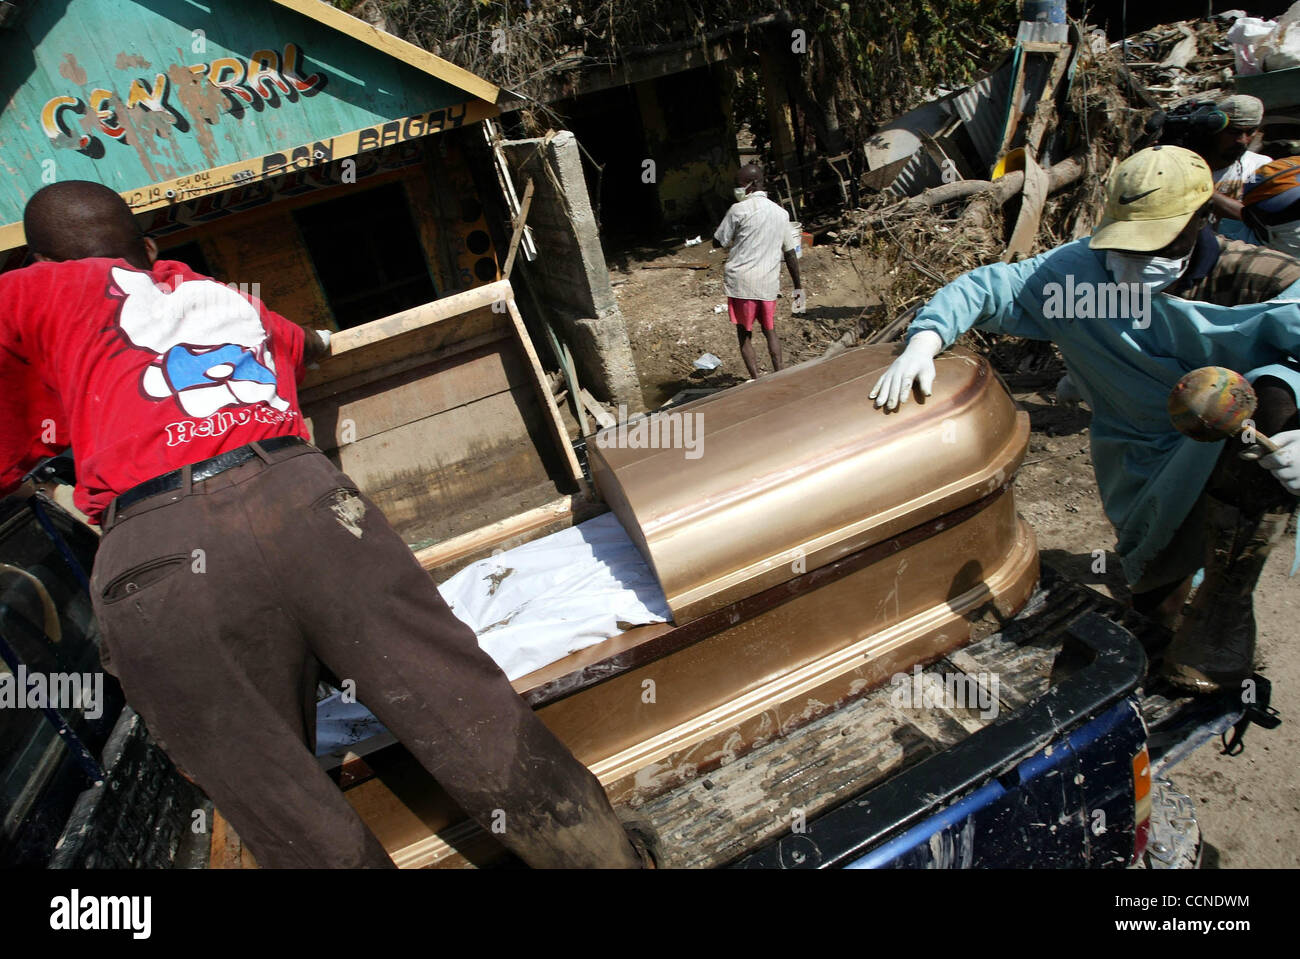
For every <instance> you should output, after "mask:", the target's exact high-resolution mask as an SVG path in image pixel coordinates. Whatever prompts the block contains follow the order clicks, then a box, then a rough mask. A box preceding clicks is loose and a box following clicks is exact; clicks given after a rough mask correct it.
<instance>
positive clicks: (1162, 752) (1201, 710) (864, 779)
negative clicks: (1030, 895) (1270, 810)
mask: <svg viewBox="0 0 1300 959" xmlns="http://www.w3.org/2000/svg"><path fill="white" fill-rule="evenodd" d="M1120 624H1124V625H1125V626H1127V627H1129V629H1132V630H1134V631H1136V633H1137V634H1138V637H1140V638H1142V639H1145V640H1146V641H1147V642H1148V643H1154V642H1155V641H1156V638H1155V636H1154V633H1153V631H1152V630H1151V628H1150V627H1149V626H1148V625H1147V624H1146V623H1145V621H1143V620H1141V619H1140V618H1139V617H1135V616H1133V615H1132V614H1131V613H1129V612H1128V611H1126V610H1125V609H1124V608H1123V607H1122V606H1121V605H1120V604H1118V603H1116V602H1114V601H1113V600H1110V599H1108V598H1107V597H1105V596H1103V595H1101V594H1100V593H1098V592H1096V591H1094V590H1092V589H1089V588H1087V587H1085V586H1082V585H1079V584H1077V583H1072V582H1069V581H1067V580H1065V579H1064V578H1063V577H1062V576H1061V575H1060V574H1058V573H1056V572H1055V571H1054V570H1052V569H1051V568H1050V567H1047V566H1044V568H1043V579H1042V583H1041V584H1040V587H1039V588H1038V589H1037V590H1036V591H1035V594H1034V596H1033V598H1032V599H1031V600H1030V602H1029V604H1028V605H1027V606H1026V607H1025V609H1024V610H1023V611H1022V612H1021V613H1020V614H1019V615H1018V616H1017V617H1016V618H1015V619H1014V620H1012V621H1010V622H1008V623H1006V624H1005V625H1004V626H1003V627H1002V628H1001V629H998V630H997V631H996V632H994V633H992V634H991V635H988V636H986V637H985V638H984V639H982V640H979V641H977V642H975V643H972V644H971V645H969V646H966V647H964V648H962V649H960V650H957V651H955V652H953V653H951V654H950V655H948V656H946V657H944V658H943V659H941V660H939V661H937V662H934V663H931V664H930V665H929V666H928V667H926V669H925V672H927V673H931V674H936V675H939V676H943V675H949V676H951V675H952V674H955V673H961V674H965V675H966V676H968V677H974V678H976V679H982V680H983V681H984V684H985V687H986V688H987V686H988V683H989V678H990V677H995V676H996V677H997V680H998V689H997V692H998V701H999V709H998V717H999V718H996V719H995V718H994V717H993V716H991V715H982V713H984V714H987V713H988V712H990V711H989V710H983V711H977V710H974V709H960V710H958V709H952V708H948V707H945V706H942V705H938V706H934V707H931V708H926V709H912V708H907V707H906V706H905V705H904V706H900V705H897V704H896V703H897V701H898V698H899V697H897V696H896V695H895V690H896V687H895V686H893V685H886V686H884V687H881V688H878V689H876V690H874V691H873V692H871V693H869V694H868V695H866V696H865V697H863V698H862V699H859V700H857V701H855V702H853V703H851V704H850V705H848V706H845V707H843V708H841V709H840V710H838V711H835V712H833V713H831V714H829V715H827V716H824V717H822V718H820V719H818V720H816V721H814V722H812V723H810V724H808V725H807V726H805V727H803V728H802V729H800V730H798V731H796V732H794V733H792V734H790V735H787V736H786V737H784V738H782V739H779V740H776V741H774V742H772V743H769V744H767V745H765V746H762V747H760V748H759V749H757V750H755V751H753V752H751V753H750V754H748V755H747V756H745V757H744V758H743V759H740V760H737V761H736V762H734V763H729V764H727V765H723V766H720V767H719V768H717V769H716V770H713V771H711V772H709V773H708V774H706V775H702V776H700V777H699V778H698V779H696V780H694V781H693V782H690V783H688V784H686V785H684V786H682V787H680V788H678V789H676V790H674V791H672V792H670V793H667V794H665V795H663V796H660V797H657V798H656V799H654V800H652V801H650V802H648V803H646V804H644V805H643V806H642V807H641V808H640V809H639V810H637V812H638V815H639V816H641V817H642V818H644V819H645V820H647V821H648V822H649V823H650V824H651V825H652V826H653V827H654V828H655V830H656V831H657V832H658V833H659V835H660V839H661V842H662V845H663V848H662V850H661V852H662V858H663V862H664V865H666V866H669V867H701V866H721V865H728V864H738V865H742V866H745V867H764V866H768V867H785V868H789V867H810V866H831V865H850V864H852V863H855V862H861V863H862V864H864V865H865V864H871V865H883V864H886V863H888V862H891V861H892V860H893V859H897V858H902V859H903V861H904V862H905V863H906V864H908V865H940V866H943V865H980V864H989V865H1002V866H1006V865H1017V864H1019V865H1044V866H1045V865H1117V866H1122V865H1126V864H1127V863H1128V862H1129V860H1130V859H1131V857H1132V846H1133V830H1134V825H1135V823H1134V802H1133V795H1134V781H1133V778H1132V777H1133V772H1134V770H1133V766H1132V760H1133V759H1134V757H1136V756H1138V755H1139V754H1140V753H1141V751H1142V749H1143V747H1144V745H1146V743H1147V742H1148V741H1149V742H1150V743H1151V744H1152V754H1151V762H1152V765H1153V766H1154V767H1155V768H1156V769H1157V770H1161V769H1163V768H1164V766H1163V763H1162V761H1163V760H1165V759H1166V758H1172V757H1173V756H1174V754H1178V755H1181V754H1184V753H1185V751H1186V750H1188V749H1190V748H1191V747H1194V746H1195V745H1197V744H1199V742H1202V741H1204V740H1205V739H1206V738H1208V737H1209V736H1211V735H1213V734H1214V733H1215V732H1219V731H1222V730H1224V729H1226V728H1228V727H1230V726H1231V725H1232V724H1233V723H1235V722H1236V721H1237V720H1238V719H1239V718H1240V706H1238V707H1237V709H1236V711H1235V712H1234V711H1232V710H1231V709H1230V708H1226V707H1225V704H1224V703H1222V702H1219V701H1212V702H1208V703H1207V702H1204V701H1196V700H1192V699H1190V698H1187V697H1184V698H1169V697H1167V696H1165V695H1163V694H1162V693H1161V692H1160V691H1158V690H1155V691H1152V692H1149V693H1144V692H1141V691H1140V690H1139V689H1138V685H1139V683H1141V682H1142V679H1143V673H1144V668H1145V655H1144V652H1143V650H1142V648H1141V646H1140V645H1139V643H1138V642H1137V638H1138V637H1135V636H1134V633H1133V632H1130V631H1129V629H1125V628H1122V627H1121V626H1120ZM1089 647H1091V649H1089ZM1139 709H1140V712H1139ZM1144 724H1145V727H1146V733H1147V735H1146V736H1144V735H1143V725H1144ZM1148 736H1149V740H1148ZM1189 739H1190V740H1192V741H1189ZM1066 740H1069V742H1068V744H1067V743H1066ZM1054 745H1055V748H1056V750H1057V756H1058V759H1059V758H1060V757H1062V755H1063V753H1062V752H1061V750H1064V752H1066V753H1071V754H1072V755H1069V756H1068V759H1067V761H1068V763H1069V765H1068V768H1066V767H1063V766H1061V764H1060V763H1059V762H1055V763H1054V762H1053V761H1052V760H1051V757H1052V754H1053V752H1054V749H1053V746H1054ZM1157 747H1159V752H1158V753H1157V752H1156V748H1157ZM1143 762H1145V760H1143ZM1036 764H1037V766H1038V767H1042V768H1035V765H1036ZM1090 764H1091V766H1090ZM1098 766H1099V767H1100V768H1096V767H1098ZM1017 769H1019V771H1020V774H1019V776H1017V775H1015V773H1016V771H1017ZM1057 777H1059V778H1057ZM1053 779H1056V781H1055V782H1053V781H1052V780H1053ZM1036 780H1041V781H1036ZM1031 781H1036V782H1031ZM990 789H991V790H992V791H993V792H994V793H996V794H997V795H994V796H990V795H987V792H988V791H989V790H990ZM982 791H983V792H985V793H986V795H984V796H983V797H981V796H980V795H979V794H980V793H981V792H982ZM972 796H973V797H975V799H974V800H973V806H972V799H971V797H972ZM1031 799H1032V800H1033V801H1029V800H1031ZM963 801H965V803H966V805H967V806H969V807H971V812H970V813H967V814H964V815H959V816H956V817H954V816H953V814H952V813H951V812H949V813H948V814H947V816H946V820H947V821H945V815H944V814H943V812H942V811H943V810H944V809H945V808H946V807H948V808H951V807H953V805H954V804H957V803H961V802H963ZM979 808H983V809H984V810H985V813H986V815H985V816H984V818H985V819H989V820H997V819H999V817H1001V820H1002V821H999V822H997V823H996V828H994V827H993V824H992V823H991V822H990V824H989V825H990V832H989V835H988V838H987V839H986V840H985V841H983V842H981V841H980V840H979V839H978V838H976V837H973V836H972V833H973V832H974V830H973V828H972V823H974V822H976V821H977V820H978V819H979V818H980V817H979V816H973V810H975V809H979ZM1098 809H1102V810H1106V811H1107V812H1108V813H1109V815H1108V818H1109V824H1108V825H1109V830H1108V832H1103V833H1101V834H1098V833H1096V832H1095V831H1094V825H1095V822H1096V819H1095V810H1098ZM1008 814H1010V816H1011V817H1012V818H1013V819H1014V818H1015V817H1016V816H1020V818H1022V819H1024V822H1022V823H1019V824H1017V823H1015V822H1012V821H1007V816H1008ZM972 816H973V818H972ZM1049 819H1050V821H1049ZM927 824H928V826H927ZM954 825H955V826H957V827H958V828H953V827H954ZM1027 828H1042V829H1044V830H1046V831H1047V833H1048V835H1049V836H1050V838H1048V837H1042V836H1040V837H1032V839H1031V837H1028V836H1025V835H1024V834H1023V830H1024V829H1027ZM963 829H964V830H966V833H967V835H966V836H965V842H964V843H963V840H962V838H961V834H962V830H963ZM1081 833H1086V835H1084V836H1081V835H1080V834H1081ZM905 834H910V839H911V840H912V841H911V842H910V843H907V842H904V843H903V844H901V845H899V843H898V839H899V837H901V836H904V835H905ZM954 835H955V836H956V837H957V839H956V840H955V841H954V838H953V837H954ZM972 838H974V842H972V841H971V840H972ZM891 839H892V840H894V842H895V846H896V848H895V849H893V850H892V851H891V854H890V855H889V856H887V857H885V858H884V859H882V858H881V857H880V856H877V857H876V860H877V861H871V859H870V857H868V858H867V859H866V860H865V861H864V859H863V857H864V854H865V853H866V852H867V851H869V850H871V849H873V848H874V849H880V848H882V847H883V846H885V845H887V844H888V843H889V842H890V840H891ZM915 846H920V847H922V849H923V850H927V851H928V855H923V856H922V857H920V860H918V859H917V857H916V856H915V855H914V854H913V855H912V856H911V857H910V861H909V857H907V856H905V853H906V852H907V851H908V850H909V849H912V848H913V847H915ZM972 847H973V848H972ZM922 860H923V861H922ZM1017 860H1020V861H1017Z"/></svg>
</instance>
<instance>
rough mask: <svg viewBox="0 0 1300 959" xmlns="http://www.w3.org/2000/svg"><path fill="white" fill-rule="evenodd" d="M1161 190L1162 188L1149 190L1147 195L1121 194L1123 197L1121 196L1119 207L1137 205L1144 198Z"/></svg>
mask: <svg viewBox="0 0 1300 959" xmlns="http://www.w3.org/2000/svg"><path fill="white" fill-rule="evenodd" d="M1159 189H1160V187H1153V188H1152V189H1150V190H1147V192H1146V193H1125V194H1121V195H1120V198H1119V205H1120V206H1128V205H1129V204H1130V203H1136V202H1137V201H1138V200H1140V199H1142V198H1143V197H1144V196H1150V195H1151V194H1152V193H1155V192H1156V190H1159Z"/></svg>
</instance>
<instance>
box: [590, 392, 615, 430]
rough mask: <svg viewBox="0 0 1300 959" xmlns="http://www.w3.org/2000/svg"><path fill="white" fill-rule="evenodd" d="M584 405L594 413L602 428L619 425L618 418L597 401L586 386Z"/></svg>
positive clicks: (593, 415)
mask: <svg viewBox="0 0 1300 959" xmlns="http://www.w3.org/2000/svg"><path fill="white" fill-rule="evenodd" d="M582 405H583V406H585V407H586V408H587V412H589V413H590V414H591V415H592V417H593V418H594V419H595V420H596V423H597V425H599V426H600V428H601V429H602V430H604V429H608V428H609V427H611V426H617V425H618V420H616V419H614V417H612V416H610V415H609V413H607V412H606V411H605V408H604V407H603V406H601V405H600V404H599V403H598V402H596V397H594V396H592V395H591V393H590V392H588V391H587V388H586V387H585V386H584V387H583V388H582Z"/></svg>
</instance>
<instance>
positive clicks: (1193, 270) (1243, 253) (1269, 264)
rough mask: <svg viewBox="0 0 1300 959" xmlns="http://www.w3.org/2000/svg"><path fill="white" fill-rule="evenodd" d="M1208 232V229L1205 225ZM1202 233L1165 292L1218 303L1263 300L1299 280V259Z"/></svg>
mask: <svg viewBox="0 0 1300 959" xmlns="http://www.w3.org/2000/svg"><path fill="white" fill-rule="evenodd" d="M1206 231H1207V232H1208V231H1209V228H1208V227H1207V228H1206ZM1207 232H1202V234H1201V236H1200V237H1199V238H1198V239H1197V243H1196V249H1195V251H1194V252H1193V253H1192V262H1191V265H1190V266H1189V267H1188V270H1187V272H1186V273H1185V274H1184V275H1183V276H1182V277H1181V278H1180V279H1179V281H1178V282H1177V283H1175V284H1174V285H1173V286H1171V287H1170V288H1169V289H1168V290H1167V291H1166V292H1168V293H1172V294H1173V295H1174V296H1178V297H1181V298H1182V299H1184V300H1199V301H1200V302H1202V303H1214V304H1215V305H1217V306H1238V305H1240V304H1243V303H1266V302H1268V301H1269V300H1271V299H1273V298H1274V297H1276V296H1279V295H1280V294H1281V293H1282V291H1283V290H1285V289H1286V288H1287V287H1289V286H1291V285H1292V284H1294V283H1295V282H1297V281H1300V260H1297V259H1296V258H1295V257H1293V256H1288V255H1287V254H1285V253H1282V252H1280V251H1278V250H1271V249H1269V248H1268V247H1264V246H1253V245H1251V244H1249V243H1242V242H1241V241H1240V240H1229V239H1227V238H1226V237H1222V236H1218V235H1216V234H1214V233H1213V232H1208V236H1207Z"/></svg>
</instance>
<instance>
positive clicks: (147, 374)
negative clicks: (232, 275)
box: [108, 267, 289, 418]
mask: <svg viewBox="0 0 1300 959" xmlns="http://www.w3.org/2000/svg"><path fill="white" fill-rule="evenodd" d="M111 276H112V284H111V285H110V287H109V291H108V292H109V295H110V296H114V297H117V298H119V299H121V300H122V305H121V308H120V310H119V312H118V318H117V322H118V327H119V328H120V329H121V331H122V334H123V335H124V336H125V337H126V338H127V340H128V341H129V342H130V343H131V345H132V346H134V347H137V348H138V349H143V350H149V351H151V352H152V353H154V354H155V357H156V358H155V359H154V360H153V361H152V362H151V363H150V364H149V365H148V366H147V367H145V370H144V373H143V374H142V376H141V379H140V388H141V390H142V392H143V393H144V394H145V395H146V396H149V397H151V398H153V399H157V400H162V399H166V398H167V397H175V399H176V402H177V403H179V404H180V407H181V409H183V410H184V411H185V413H186V414H188V415H189V416H192V417H197V418H202V417H206V416H211V415H212V414H213V413H215V412H217V411H218V410H220V409H223V408H224V407H227V406H245V405H249V404H255V403H265V404H267V405H268V406H270V407H271V408H272V409H275V410H280V411H284V410H287V409H288V408H289V403H288V402H287V401H286V400H285V399H283V398H282V397H281V396H280V395H279V394H278V393H277V391H276V381H275V359H274V358H273V357H272V355H271V337H270V335H269V333H268V332H267V330H266V327H265V326H264V325H263V323H262V318H261V316H260V315H259V313H258V310H257V308H256V307H255V306H254V305H253V304H252V303H250V302H249V301H248V300H246V299H245V298H244V297H243V296H241V295H240V294H239V293H237V292H236V291H235V290H233V289H231V288H230V287H228V286H226V285H224V284H222V283H218V282H216V281H215V280H206V279H193V280H180V279H179V278H178V279H177V282H176V283H175V286H174V287H173V288H172V289H167V288H166V287H160V286H158V285H156V284H155V282H154V280H153V277H151V276H150V275H149V274H148V273H140V272H136V271H134V270H128V269H123V268H121V267H114V268H113V269H112V271H111Z"/></svg>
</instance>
